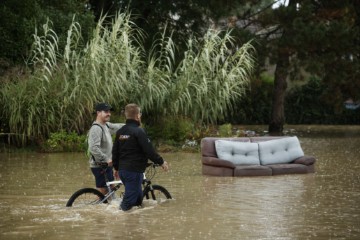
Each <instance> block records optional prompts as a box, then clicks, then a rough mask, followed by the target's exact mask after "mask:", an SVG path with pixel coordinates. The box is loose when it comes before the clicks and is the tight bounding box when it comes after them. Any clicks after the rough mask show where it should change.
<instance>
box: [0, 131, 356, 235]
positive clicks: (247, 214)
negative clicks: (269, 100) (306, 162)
mask: <svg viewBox="0 0 360 240" xmlns="http://www.w3.org/2000/svg"><path fill="white" fill-rule="evenodd" d="M248 128H251V127H248ZM261 129H262V127H261V126H259V127H258V128H257V129H256V131H260V132H261V131H262V130H261ZM265 129H266V127H265ZM287 133H288V134H289V135H297V136H298V137H299V139H300V142H301V145H302V148H303V150H304V152H305V154H306V155H313V156H315V157H316V158H317V163H316V173H315V174H306V175H282V176H271V177H268V176H267V177H242V178H231V177H230V178H229V177H208V176H203V175H201V162H200V153H166V154H162V155H163V156H164V158H165V159H166V160H167V161H168V162H169V163H170V165H171V170H170V171H169V172H168V173H164V172H162V171H159V172H158V174H157V176H156V177H155V179H154V180H153V182H154V183H156V184H160V185H162V186H164V187H166V188H167V189H168V190H169V192H170V193H171V194H172V196H173V198H174V199H172V200H169V201H166V202H164V203H161V204H145V207H144V208H142V209H138V210H135V211H132V212H131V213H123V212H121V211H119V210H118V206H117V204H110V205H97V206H91V207H90V206H89V207H86V208H80V209H75V208H66V207H65V204H66V202H67V200H68V198H69V197H70V195H71V194H72V193H73V192H74V191H75V190H77V189H79V188H82V187H93V185H94V180H93V177H92V175H91V173H90V171H89V169H88V164H87V160H86V158H85V155H84V154H83V153H76V154H73V153H60V154H41V153H21V154H15V153H11V154H6V153H3V154H0V180H1V181H0V219H1V221H0V238H1V239H43V240H46V239H51V240H54V239H79V240H80V239H164V240H168V239H282V240H283V239H292V240H293V239H360V160H359V159H360V158H359V156H360V127H359V126H287Z"/></svg>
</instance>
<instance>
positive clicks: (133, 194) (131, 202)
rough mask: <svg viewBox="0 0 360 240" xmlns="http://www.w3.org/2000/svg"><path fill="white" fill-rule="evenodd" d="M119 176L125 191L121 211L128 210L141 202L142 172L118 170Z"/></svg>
mask: <svg viewBox="0 0 360 240" xmlns="http://www.w3.org/2000/svg"><path fill="white" fill-rule="evenodd" d="M119 177H120V179H121V181H122V182H123V183H124V185H125V193H124V197H123V200H122V202H121V203H120V208H121V209H122V210H123V211H127V210H130V209H131V208H132V207H133V206H139V205H141V203H142V199H143V192H142V182H143V179H144V174H143V173H139V172H131V171H127V170H120V171H119Z"/></svg>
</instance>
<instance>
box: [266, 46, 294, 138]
mask: <svg viewBox="0 0 360 240" xmlns="http://www.w3.org/2000/svg"><path fill="white" fill-rule="evenodd" d="M288 68H289V52H288V51H286V50H285V49H281V48H280V49H279V51H278V61H277V64H276V69H275V79H274V92H273V104H272V111H271V119H270V124H269V134H270V135H282V134H283V129H284V123H285V114H284V102H285V91H286V88H287V82H286V79H287V76H288Z"/></svg>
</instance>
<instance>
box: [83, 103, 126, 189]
mask: <svg viewBox="0 0 360 240" xmlns="http://www.w3.org/2000/svg"><path fill="white" fill-rule="evenodd" d="M95 110H96V120H95V121H94V122H93V124H92V126H91V128H90V130H89V137H88V145H89V152H90V154H91V156H90V159H89V163H90V168H91V171H92V173H93V174H94V177H95V184H96V187H97V188H98V190H99V191H100V192H101V193H103V194H106V193H107V188H106V182H105V176H104V174H106V175H107V176H108V179H109V181H113V180H114V174H113V170H112V154H111V150H112V145H113V142H112V137H111V135H112V134H115V133H116V131H117V130H119V129H120V128H121V127H122V126H124V125H125V124H123V123H116V124H115V123H110V122H109V121H110V116H111V112H110V111H111V110H112V107H111V106H110V105H109V104H107V103H98V104H97V105H96V107H95ZM106 163H107V168H106V169H103V168H102V167H101V166H102V165H103V164H106ZM115 176H117V174H115Z"/></svg>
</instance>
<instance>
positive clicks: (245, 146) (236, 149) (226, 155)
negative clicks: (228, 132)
mask: <svg viewBox="0 0 360 240" xmlns="http://www.w3.org/2000/svg"><path fill="white" fill-rule="evenodd" d="M215 148H216V153H217V155H218V157H219V158H220V159H223V160H227V161H229V162H232V163H233V164H235V165H260V158H259V146H258V143H252V142H238V141H226V140H216V141H215Z"/></svg>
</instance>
